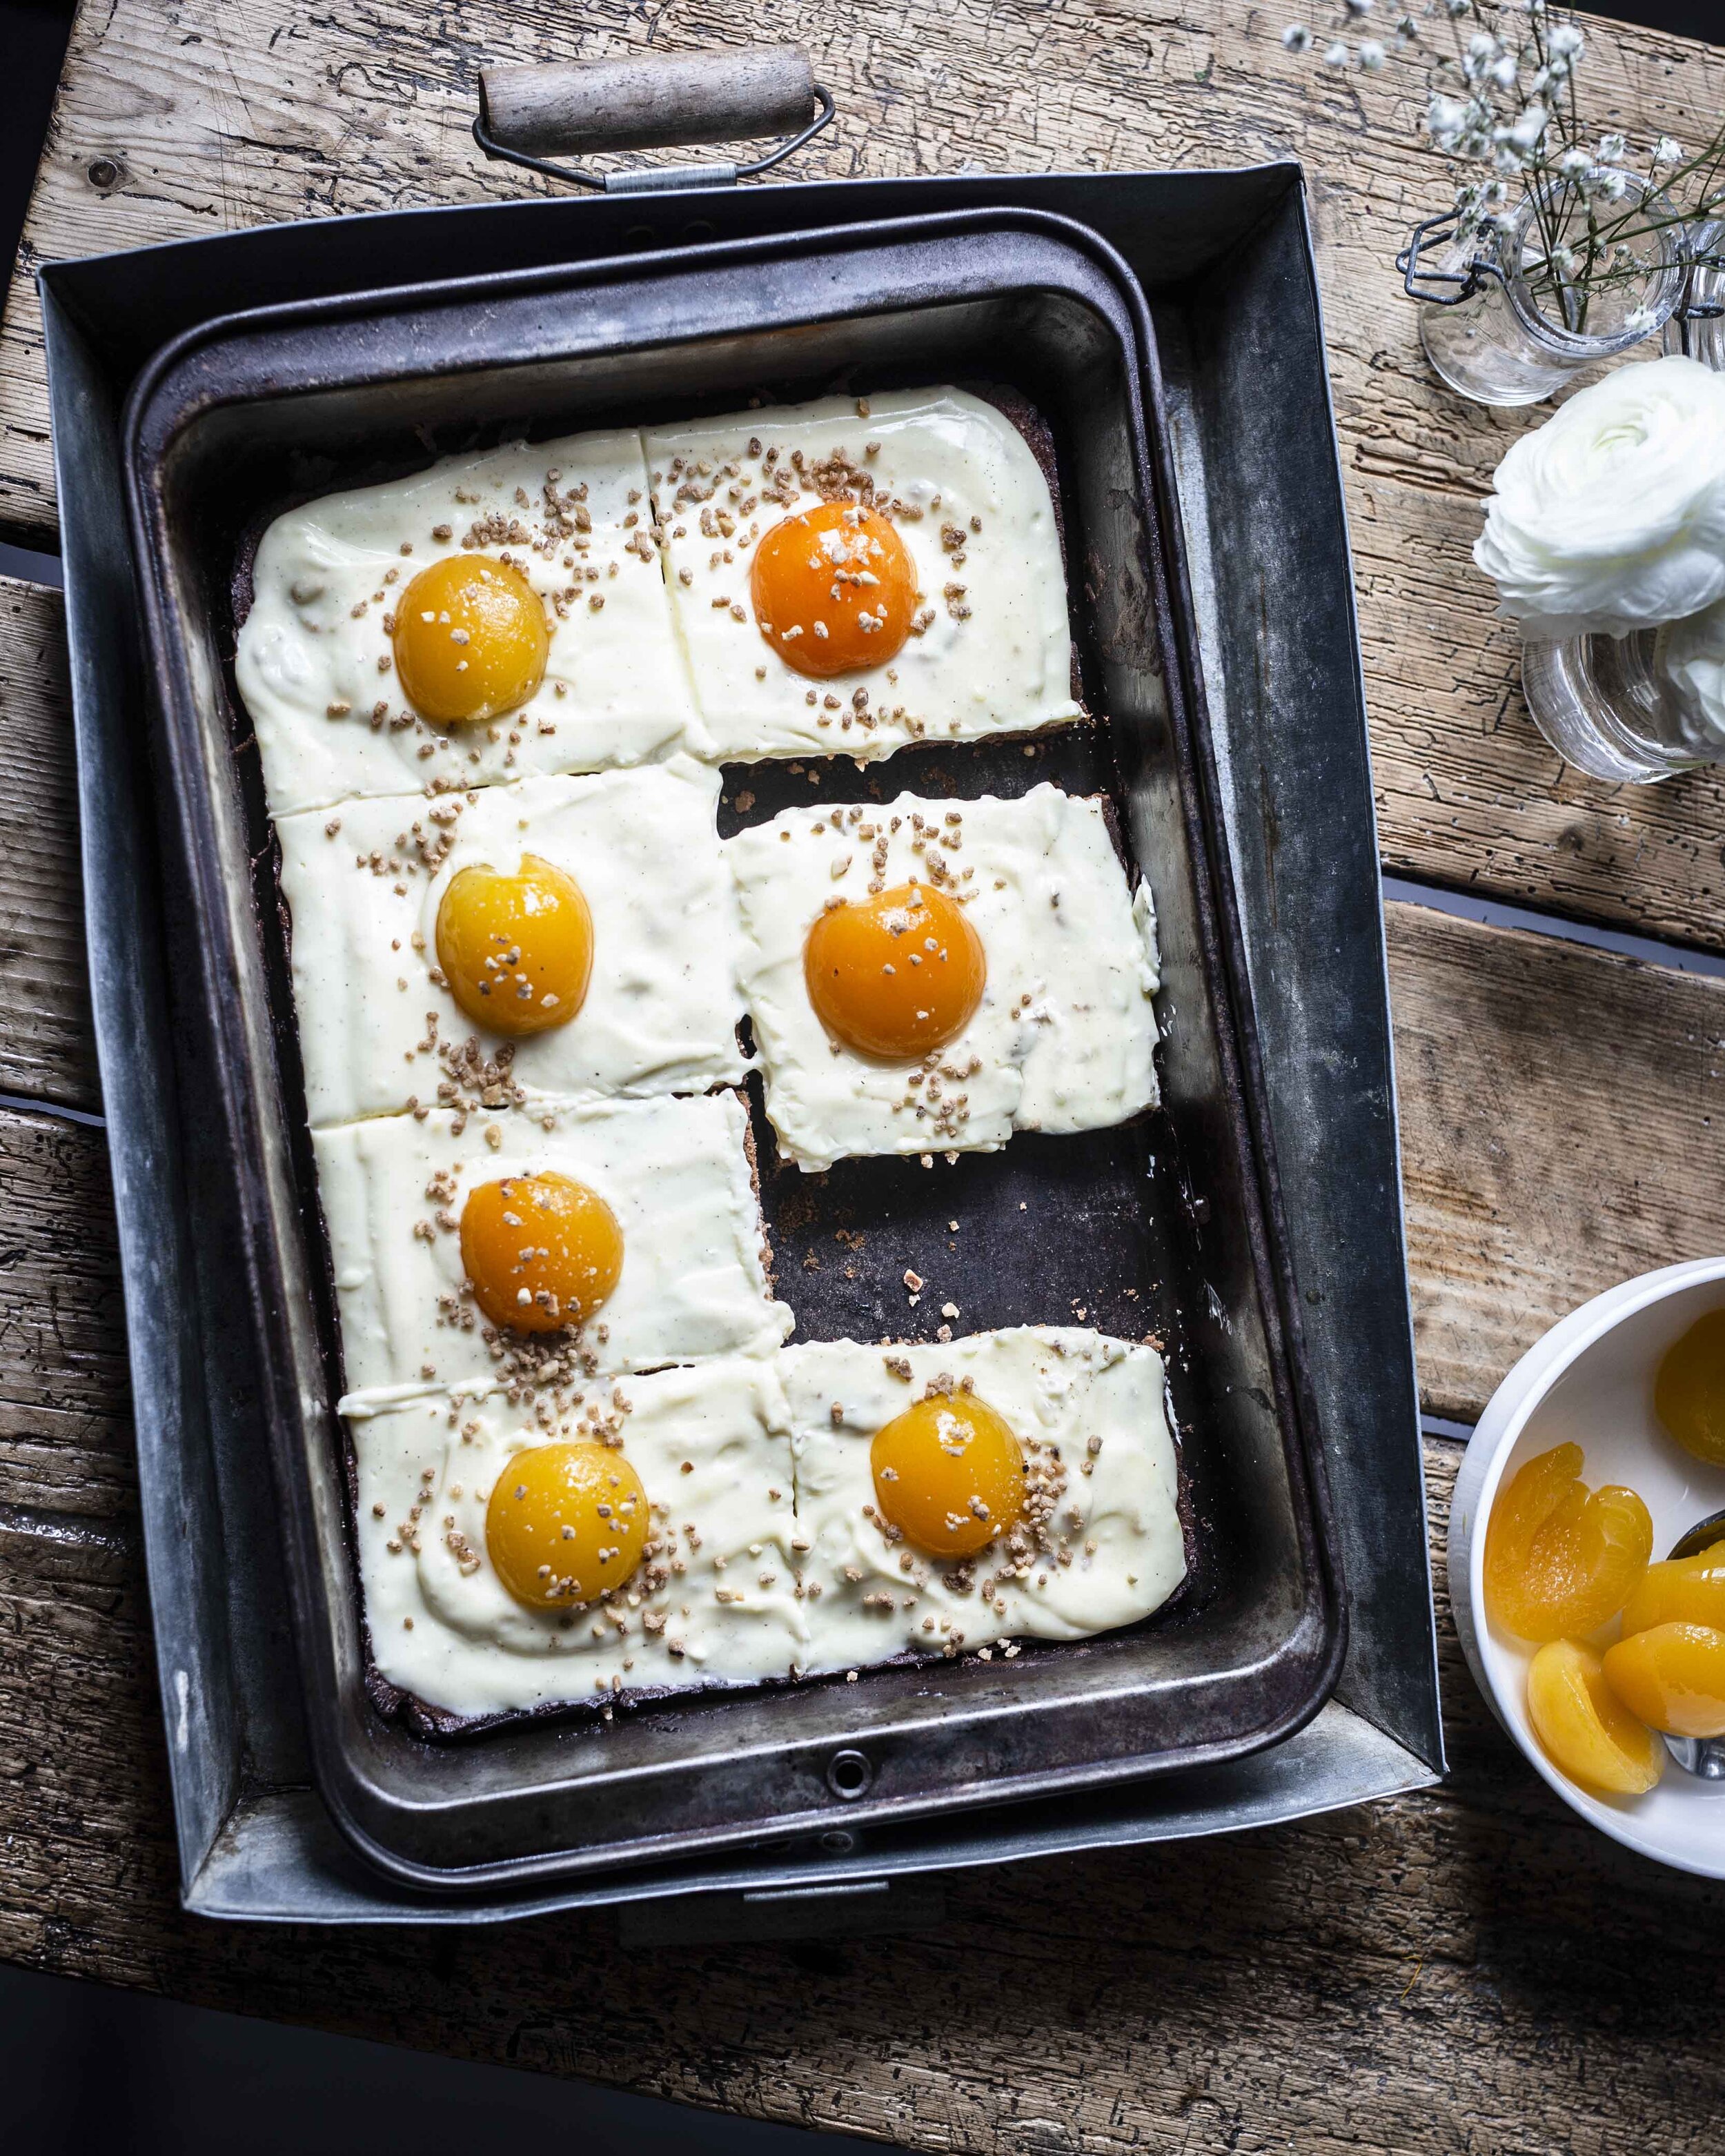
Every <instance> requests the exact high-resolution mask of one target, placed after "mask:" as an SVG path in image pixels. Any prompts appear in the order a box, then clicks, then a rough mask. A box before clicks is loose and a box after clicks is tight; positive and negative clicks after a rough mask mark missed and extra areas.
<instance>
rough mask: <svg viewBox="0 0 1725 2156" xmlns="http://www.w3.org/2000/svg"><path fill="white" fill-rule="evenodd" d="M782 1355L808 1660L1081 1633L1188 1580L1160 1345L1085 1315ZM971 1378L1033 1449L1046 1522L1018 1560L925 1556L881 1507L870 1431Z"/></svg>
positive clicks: (1150, 1603)
mask: <svg viewBox="0 0 1725 2156" xmlns="http://www.w3.org/2000/svg"><path fill="white" fill-rule="evenodd" d="M778 1368H779V1371H780V1373H781V1375H782V1377H783V1381H784V1388H785V1394H786V1397H787V1399H788V1401H789V1403H790V1412H791V1426H792V1430H793V1445H794V1448H795V1451H796V1459H797V1534H798V1539H799V1541H801V1542H803V1543H807V1544H808V1545H809V1548H808V1549H807V1550H806V1552H804V1553H803V1558H802V1564H803V1583H804V1595H805V1599H807V1601H808V1607H809V1659H808V1663H807V1666H808V1667H809V1669H810V1670H811V1671H819V1670H832V1669H844V1668H848V1667H853V1666H860V1665H862V1664H865V1663H869V1662H878V1661H884V1660H886V1658H888V1657H889V1656H891V1655H895V1654H901V1653H903V1652H904V1651H906V1650H914V1651H915V1652H917V1653H920V1654H929V1653H935V1652H940V1653H947V1654H956V1653H957V1652H958V1651H960V1650H961V1649H962V1650H965V1651H967V1652H968V1651H969V1650H973V1649H974V1648H977V1647H978V1646H982V1645H986V1644H987V1643H988V1642H990V1641H992V1640H1004V1639H1014V1638H1019V1639H1044V1640H1077V1639H1083V1638H1085V1637H1086V1636H1087V1635H1090V1634H1091V1633H1093V1632H1104V1631H1109V1630H1112V1629H1113V1628H1115V1627H1116V1626H1117V1625H1130V1624H1132V1623H1134V1622H1135V1621H1136V1620H1137V1619H1138V1618H1140V1617H1146V1616H1148V1615H1149V1614H1150V1612H1151V1611H1152V1610H1153V1609H1159V1608H1160V1607H1161V1605H1162V1604H1163V1603H1164V1602H1165V1601H1166V1600H1167V1599H1168V1596H1169V1595H1170V1594H1173V1591H1174V1589H1175V1588H1176V1587H1178V1585H1179V1584H1180V1582H1181V1580H1182V1579H1183V1578H1184V1577H1185V1572H1186V1558H1185V1543H1184V1540H1183V1536H1182V1533H1181V1529H1180V1522H1179V1518H1178V1512H1177V1511H1176V1508H1175V1498H1176V1492H1177V1488H1178V1478H1177V1470H1176V1466H1175V1461H1174V1450H1173V1443H1172V1440H1170V1437H1169V1435H1168V1421H1167V1417H1166V1414H1165V1413H1164V1409H1163V1398H1164V1382H1163V1363H1162V1358H1161V1356H1160V1355H1158V1353H1156V1351H1155V1349H1154V1348H1153V1347H1142V1346H1137V1345H1134V1344H1132V1343H1131V1342H1127V1341H1123V1340H1111V1339H1108V1338H1106V1337H1103V1336H1102V1335H1101V1334H1100V1333H1096V1332H1090V1331H1087V1330H1084V1329H1081V1328H1079V1327H1053V1326H1050V1327H1040V1326H1038V1327H1020V1328H1018V1329H1015V1330H1011V1331H1007V1332H983V1333H977V1334H975V1335H973V1337H970V1338H968V1339H960V1340H953V1341H951V1342H945V1343H942V1345H939V1346H936V1347H899V1348H883V1347H864V1346H861V1345H860V1344H859V1343H857V1342H854V1341H849V1340H838V1341H811V1342H809V1343H808V1345H806V1346H804V1347H787V1348H786V1349H784V1351H783V1353H781V1355H780V1356H779V1358H778ZM966 1387H968V1388H970V1389H973V1390H974V1392H975V1394H976V1396H977V1398H978V1399H981V1400H983V1401H985V1402H986V1403H987V1404H988V1406H989V1407H991V1408H993V1409H994V1410H995V1412H996V1413H997V1414H999V1415H1001V1416H1003V1417H1004V1419H1005V1420H1006V1421H1007V1422H1008V1423H1009V1424H1010V1425H1011V1427H1012V1429H1013V1430H1014V1434H1015V1435H1017V1437H1018V1438H1019V1442H1020V1443H1021V1444H1022V1445H1024V1447H1025V1450H1026V1452H1027V1455H1029V1470H1030V1477H1031V1480H1032V1482H1033V1485H1034V1486H1035V1487H1036V1488H1037V1489H1038V1490H1039V1491H1040V1493H1041V1495H1042V1498H1043V1507H1042V1509H1043V1512H1044V1514H1045V1519H1044V1522H1043V1524H1042V1525H1041V1526H1040V1528H1039V1529H1038V1531H1037V1532H1035V1533H1034V1535H1033V1536H1031V1537H1028V1540H1029V1544H1030V1548H1029V1553H1028V1555H1027V1556H1026V1557H1025V1558H1024V1559H1022V1560H1021V1561H1019V1562H1018V1563H1013V1562H1012V1561H1011V1559H1010V1558H1009V1553H1008V1551H1007V1549H1006V1548H1004V1543H1003V1542H1001V1541H997V1542H996V1543H993V1544H991V1545H990V1546H989V1548H987V1549H984V1550H983V1551H981V1552H980V1553H978V1555H976V1556H975V1557H973V1558H968V1559H966V1560H964V1561H963V1562H962V1563H956V1564H955V1563H951V1562H950V1561H948V1562H943V1561H942V1560H941V1559H939V1558H930V1557H928V1556H926V1555H925V1554H924V1553H922V1552H921V1551H919V1550H916V1549H915V1548H912V1546H911V1545H910V1544H909V1543H906V1542H905V1541H904V1540H903V1539H902V1538H901V1537H899V1536H898V1535H897V1534H896V1531H894V1530H892V1529H891V1528H890V1527H888V1526H887V1525H886V1523H885V1522H883V1520H882V1519H881V1518H880V1517H879V1516H878V1515H877V1513H876V1512H875V1503H874V1500H875V1486H874V1478H873V1473H872V1470H871V1467H870V1446H871V1445H872V1442H873V1440H874V1436H875V1432H876V1431H877V1430H880V1429H881V1428H882V1427H883V1426H884V1425H885V1424H887V1423H889V1422H891V1421H892V1420H893V1419H894V1418H895V1417H896V1416H898V1415H901V1414H903V1413H904V1411H905V1409H906V1408H908V1407H910V1406H911V1404H913V1403H914V1402H915V1401H917V1400H919V1399H922V1398H923V1397H924V1395H925V1394H927V1392H928V1391H930V1390H931V1389H933V1390H934V1391H936V1392H937V1393H945V1392H949V1391H952V1390H953V1389H961V1388H966Z"/></svg>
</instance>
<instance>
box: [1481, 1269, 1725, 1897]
mask: <svg viewBox="0 0 1725 2156" xmlns="http://www.w3.org/2000/svg"><path fill="white" fill-rule="evenodd" d="M1722 1305H1725V1258H1699V1259H1697V1260H1694V1261H1693V1262H1692V1263H1691V1264H1689V1265H1667V1266H1666V1267H1665V1268H1664V1270H1662V1271H1660V1272H1656V1273H1643V1274H1642V1276H1640V1279H1639V1280H1632V1281H1625V1282H1624V1284H1623V1285H1622V1286H1621V1287H1614V1288H1609V1289H1608V1290H1607V1291H1606V1292H1605V1293H1604V1295H1599V1296H1594V1299H1593V1301H1591V1302H1586V1303H1584V1304H1583V1305H1582V1306H1581V1308H1580V1309H1579V1310H1576V1311H1572V1312H1570V1314H1569V1315H1568V1317H1566V1318H1564V1319H1563V1322H1562V1323H1561V1324H1558V1325H1554V1326H1553V1327H1552V1329H1551V1331H1550V1332H1548V1333H1547V1334H1546V1335H1545V1337H1544V1338H1543V1339H1542V1340H1540V1341H1538V1342H1536V1343H1535V1344H1534V1345H1533V1346H1532V1347H1530V1348H1529V1349H1528V1350H1527V1353H1526V1354H1525V1355H1523V1356H1522V1359H1521V1361H1520V1362H1519V1363H1517V1364H1516V1366H1515V1368H1514V1369H1512V1371H1511V1372H1510V1373H1509V1375H1508V1376H1507V1378H1505V1379H1504V1381H1503V1383H1502V1384H1501V1385H1500V1386H1499V1387H1498V1388H1497V1391H1496V1392H1495V1393H1494V1394H1492V1395H1491V1404H1490V1405H1489V1406H1488V1407H1487V1408H1486V1412H1485V1414H1483V1415H1481V1418H1480V1421H1479V1424H1478V1427H1477V1428H1476V1430H1475V1431H1474V1434H1473V1436H1472V1439H1471V1441H1470V1442H1469V1445H1468V1448H1467V1452H1466V1456H1465V1457H1464V1459H1463V1460H1462V1463H1461V1473H1460V1474H1459V1475H1458V1476H1456V1478H1455V1498H1454V1501H1453V1507H1452V1510H1451V1512H1450V1599H1451V1600H1452V1602H1453V1603H1454V1605H1455V1629H1456V1630H1457V1632H1459V1633H1460V1635H1461V1645H1462V1648H1463V1650H1464V1651H1465V1653H1466V1656H1467V1661H1468V1666H1469V1667H1470V1668H1471V1670H1472V1671H1473V1673H1474V1676H1475V1678H1476V1680H1477V1681H1478V1684H1479V1686H1480V1689H1481V1691H1483V1692H1484V1693H1485V1695H1486V1699H1487V1700H1488V1701H1489V1702H1491V1707H1492V1710H1493V1712H1495V1713H1496V1714H1497V1719H1498V1720H1499V1721H1500V1722H1502V1724H1503V1726H1504V1727H1505V1728H1506V1729H1507V1731H1508V1732H1509V1733H1510V1735H1511V1736H1512V1738H1514V1739H1515V1741H1516V1743H1517V1744H1519V1745H1520V1746H1521V1748H1522V1751H1523V1752H1525V1753H1527V1757H1528V1758H1529V1759H1530V1760H1531V1761H1532V1764H1533V1766H1534V1767H1535V1768H1536V1769H1537V1770H1538V1772H1539V1773H1540V1774H1543V1776H1544V1777H1545V1779H1546V1780H1547V1781H1548V1782H1549V1783H1550V1784H1551V1786H1552V1787H1553V1789H1555V1790H1556V1791H1557V1793H1558V1795H1559V1796H1560V1797H1561V1798H1562V1799H1563V1801H1564V1803H1565V1804H1568V1805H1569V1806H1570V1807H1571V1808H1572V1809H1574V1810H1575V1811H1578V1812H1579V1813H1580V1814H1581V1815H1582V1817H1583V1818H1584V1819H1585V1820H1591V1821H1592V1823H1593V1824H1594V1825H1595V1826H1596V1827H1598V1828H1599V1830H1600V1831H1601V1832H1602V1833H1604V1834H1609V1835H1610V1836H1611V1838H1612V1840H1614V1841H1620V1842H1622V1843H1623V1844H1624V1845H1625V1847H1627V1848H1630V1849H1634V1850H1639V1851H1640V1853H1641V1854H1642V1856H1651V1857H1653V1858H1654V1859H1655V1860H1656V1861H1657V1862H1659V1863H1661V1864H1670V1865H1673V1866H1676V1868H1677V1869H1678V1870H1679V1871H1695V1872H1699V1873H1701V1874H1702V1876H1704V1877H1706V1878H1708V1879H1725V1782H1702V1781H1698V1780H1697V1779H1696V1778H1695V1777H1694V1776H1693V1775H1691V1774H1685V1773H1684V1772H1683V1771H1682V1770H1681V1768H1679V1767H1678V1766H1676V1764H1675V1763H1671V1764H1669V1765H1667V1767H1666V1770H1665V1775H1664V1778H1663V1779H1662V1780H1661V1782H1660V1784H1659V1785H1658V1787H1657V1788H1656V1789H1651V1790H1650V1791H1649V1792H1648V1794H1646V1795H1645V1797H1602V1796H1595V1795H1594V1794H1593V1793H1592V1792H1591V1791H1590V1790H1587V1789H1580V1788H1578V1787H1577V1785H1576V1784H1574V1782H1571V1781H1568V1780H1566V1779H1564V1777H1563V1775H1562V1774H1559V1773H1558V1770H1557V1768H1555V1767H1553V1765H1552V1763H1551V1762H1550V1761H1549V1760H1548V1758H1546V1756H1545V1753H1544V1752H1543V1750H1542V1749H1541V1748H1540V1743H1539V1740H1538V1738H1537V1737H1535V1735H1534V1734H1533V1730H1532V1724H1531V1723H1530V1722H1529V1721H1528V1719H1527V1665H1528V1663H1529V1662H1530V1661H1532V1658H1533V1654H1534V1650H1533V1649H1532V1647H1531V1646H1529V1645H1527V1642H1526V1641H1525V1640H1517V1639H1516V1638H1514V1637H1513V1636H1512V1635H1510V1634H1509V1633H1507V1632H1505V1631H1503V1630H1501V1629H1499V1628H1498V1627H1497V1626H1494V1625H1491V1624H1490V1623H1489V1622H1488V1621H1487V1620H1486V1608H1485V1597H1484V1594H1483V1593H1482V1591H1481V1577H1482V1573H1483V1571H1484V1559H1485V1550H1486V1537H1485V1533H1484V1527H1485V1522H1486V1520H1487V1519H1488V1518H1489V1517H1491V1507H1492V1504H1493V1502H1494V1501H1496V1498H1497V1490H1498V1486H1499V1484H1500V1483H1502V1481H1503V1480H1504V1478H1505V1476H1508V1475H1512V1474H1513V1473H1514V1472H1515V1471H1516V1470H1517V1468H1518V1467H1520V1466H1522V1463H1523V1462H1524V1461H1525V1460H1531V1459H1532V1457H1533V1456H1534V1455H1535V1454H1536V1453H1541V1452H1546V1451H1548V1450H1550V1448H1551V1447H1552V1446H1553V1445H1561V1444H1563V1442H1565V1440H1570V1441H1573V1442H1574V1443H1575V1444H1577V1445H1579V1446H1580V1447H1581V1449H1582V1450H1583V1452H1584V1454H1585V1455H1586V1466H1584V1468H1583V1470H1582V1473H1583V1476H1584V1479H1585V1481H1588V1482H1589V1484H1591V1485H1593V1486H1594V1487H1597V1486H1599V1484H1600V1483H1601V1482H1624V1483H1627V1484H1628V1486H1630V1489H1632V1490H1635V1491H1639V1492H1640V1496H1642V1497H1643V1498H1644V1499H1645V1501H1646V1505H1647V1509H1648V1511H1649V1512H1651V1514H1652V1515H1653V1554H1654V1556H1655V1557H1656V1558H1662V1557H1665V1556H1666V1555H1667V1554H1668V1553H1669V1552H1670V1549H1671V1544H1672V1543H1674V1542H1676V1539H1677V1537H1679V1536H1680V1535H1681V1534H1682V1533H1683V1532H1685V1531H1686V1529H1687V1528H1689V1527H1693V1526H1694V1525H1695V1523H1696V1522H1697V1520H1702V1519H1705V1518H1706V1517H1707V1514H1708V1513H1710V1512H1719V1511H1722V1510H1725V1468H1718V1467H1709V1466H1705V1465H1704V1464H1703V1463H1702V1461H1700V1460H1692V1459H1691V1457H1690V1456H1689V1455H1688V1454H1687V1453H1686V1452H1685V1451H1684V1450H1683V1449H1682V1448H1681V1445H1676V1444H1674V1443H1673V1442H1672V1440H1671V1439H1670V1438H1669V1437H1667V1436H1666V1434H1665V1432H1664V1431H1663V1430H1661V1428H1660V1426H1659V1424H1657V1422H1656V1420H1655V1419H1654V1414H1653V1378H1654V1373H1655V1372H1656V1370H1657V1368H1658V1367H1659V1361H1660V1358H1661V1356H1662V1355H1663V1354H1664V1353H1665V1351H1666V1348H1667V1347H1670V1346H1671V1342H1673V1341H1674V1340H1675V1339H1676V1338H1677V1337H1678V1336H1679V1334H1681V1333H1683V1332H1686V1331H1687V1330H1688V1328H1689V1327H1690V1326H1692V1324H1693V1323H1694V1322H1695V1321H1696V1319H1697V1317H1700V1316H1701V1315H1702V1312H1704V1311H1708V1310H1714V1309H1717V1308H1719V1307H1720V1306H1722Z"/></svg>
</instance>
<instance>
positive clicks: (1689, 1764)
mask: <svg viewBox="0 0 1725 2156" xmlns="http://www.w3.org/2000/svg"><path fill="white" fill-rule="evenodd" d="M1722 1540H1725V1512H1710V1513H1708V1515H1707V1517H1706V1519H1704V1520H1697V1522H1696V1523H1695V1525H1694V1526H1693V1527H1691V1528H1690V1530H1689V1532H1687V1533H1686V1534H1682V1535H1679V1536H1678V1537H1677V1539H1676V1542H1674V1543H1672V1544H1671V1549H1670V1551H1669V1553H1668V1554H1669V1555H1670V1556H1671V1557H1699V1556H1700V1554H1701V1553H1702V1551H1703V1550H1704V1549H1708V1548H1712V1545H1713V1543H1717V1542H1719V1541H1722ZM1660 1733H1661V1736H1664V1737H1665V1748H1666V1751H1667V1752H1669V1753H1671V1757H1672V1758H1673V1759H1675V1760H1676V1763H1677V1764H1678V1765H1679V1766H1680V1767H1681V1768H1682V1769H1683V1771H1684V1772H1685V1774H1695V1775H1697V1776H1698V1777H1699V1778H1700V1779H1701V1780H1702V1781H1703V1782H1718V1781H1725V1737H1672V1736H1670V1735H1667V1734H1666V1732H1664V1731H1661V1732H1660Z"/></svg>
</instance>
